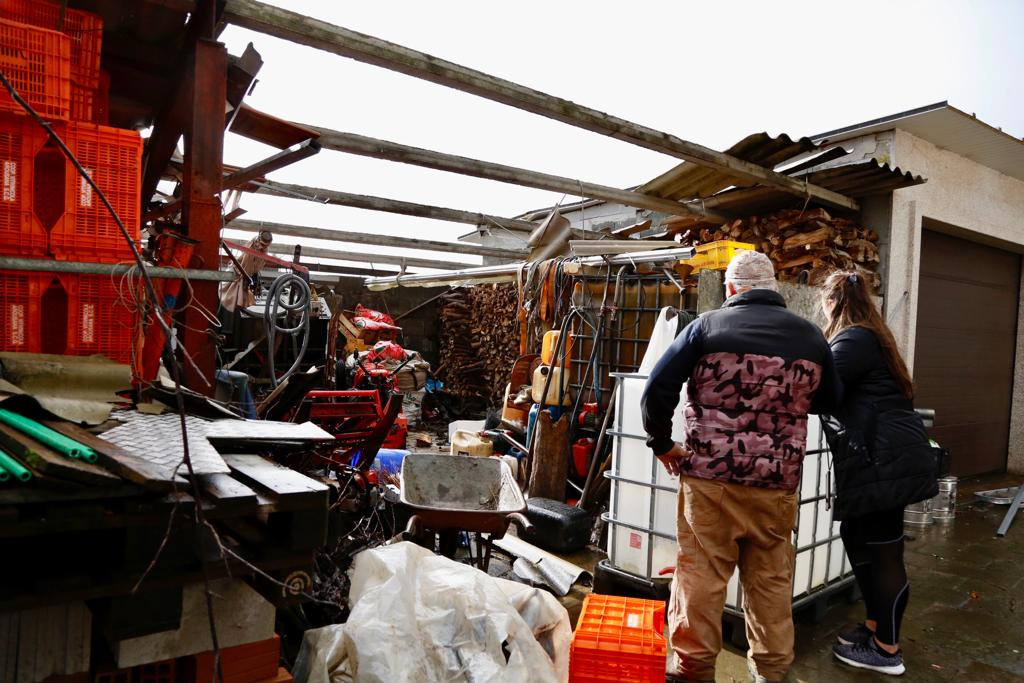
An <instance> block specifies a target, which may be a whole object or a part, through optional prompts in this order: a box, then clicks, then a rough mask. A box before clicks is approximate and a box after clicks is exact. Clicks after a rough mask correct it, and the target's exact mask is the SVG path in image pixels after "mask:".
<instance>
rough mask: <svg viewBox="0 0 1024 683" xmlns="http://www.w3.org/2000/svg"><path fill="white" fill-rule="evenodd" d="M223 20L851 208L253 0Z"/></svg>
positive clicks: (666, 138) (836, 197)
mask: <svg viewBox="0 0 1024 683" xmlns="http://www.w3.org/2000/svg"><path fill="white" fill-rule="evenodd" d="M223 19H224V20H225V21H228V22H230V23H233V24H237V25H239V26H243V27H245V28H248V29H251V30H254V31H260V32H262V33H266V34H268V35H272V36H275V37H277V38H282V39H284V40H290V41H292V42H295V43H299V44H301V45H306V46H309V47H313V48H316V49H319V50H325V51H327V52H332V53H334V54H337V55H340V56H342V57H349V58H351V59H355V60H358V61H361V62H366V63H368V64H374V65H376V66H380V67H383V68H385V69H391V70H393V71H398V72H400V73H404V74H407V75H409V76H414V77H416V78H421V79H424V80H427V81H431V82H433V83H438V84H440V85H444V86H447V87H449V88H454V89H456V90H461V91H463V92H467V93H471V94H473V95H477V96H479V97H484V98H487V99H490V100H494V101H495V102H501V103H502V104H506V105H508V106H511V107H516V108H518V109H523V110H525V111H529V112H532V113H534V114H539V115H541V116H544V117H547V118H551V119H554V120H556V121H561V122H562V123H567V124H569V125H571V126H575V127H577V128H583V129H585V130H589V131H593V132H595V133H600V134H602V135H607V136H609V137H613V138H617V139H619V140H624V141H626V142H629V143H632V144H634V145H638V146H640V147H646V148H647V149H652V150H655V151H657V152H662V153H664V154H668V155H671V156H674V157H676V158H678V159H683V160H684V161H690V162H693V163H696V164H700V165H702V166H706V167H709V168H714V169H716V170H718V171H720V172H723V173H727V174H728V175H730V176H735V177H738V178H742V179H745V180H748V181H752V182H757V183H762V184H765V185H773V186H775V187H778V188H780V189H782V190H785V191H786V192H789V193H790V194H793V195H798V196H806V195H809V196H810V197H812V198H814V199H817V200H819V201H823V202H826V203H829V204H832V205H835V206H840V207H843V208H846V209H852V210H856V209H858V208H859V206H858V204H857V202H856V201H854V200H853V199H850V198H849V197H845V196H843V195H841V194H838V193H836V192H833V191H831V190H827V189H825V188H822V187H818V186H816V185H808V184H804V183H803V182H801V181H799V180H796V179H794V178H790V177H788V176H785V175H782V174H781V173H776V172H775V171H773V170H771V169H769V168H764V167H762V166H758V165H757V164H752V163H750V162H748V161H744V160H742V159H738V158H736V157H733V156H730V155H728V154H723V153H722V152H718V151H715V150H713V149H710V148H708V147H704V146H703V145H698V144H696V143H693V142H689V141H687V140H683V139H681V138H679V137H676V136H675V135H670V134H668V133H664V132H662V131H659V130H655V129H654V128H649V127H647V126H643V125H639V124H636V123H633V122H631V121H627V120H625V119H621V118H618V117H616V116H610V115H608V114H606V113H604V112H601V111H598V110H596V109H591V108H589V107H584V106H582V105H579V104H576V103H574V102H570V101H569V100H566V99H562V98H560V97H553V96H551V95H548V94H547V93H543V92H541V91H539V90H534V89H533V88H527V87H525V86H522V85H519V84H518V83H513V82H511V81H507V80H505V79H502V78H497V77H495V76H491V75H488V74H485V73H483V72H481V71H477V70H475V69H470V68H468V67H464V66H461V65H459V64H455V63H453V62H449V61H446V60H443V59H438V58H437V57H434V56H432V55H429V54H426V53H424V52H420V51H418V50H412V49H409V48H407V47H403V46H401V45H396V44H395V43H390V42H388V41H385V40H381V39H379V38H375V37H373V36H368V35H366V34H363V33H358V32H356V31H350V30H348V29H345V28H342V27H340V26H335V25H333V24H330V23H328V22H326V21H321V20H319V19H315V18H313V17H308V16H305V15H302V14H299V13H298V12H292V11H290V10H286V9H281V8H279V7H273V6H271V5H267V4H265V3H262V2H258V1H257V0H227V2H226V3H225V7H224V14H223Z"/></svg>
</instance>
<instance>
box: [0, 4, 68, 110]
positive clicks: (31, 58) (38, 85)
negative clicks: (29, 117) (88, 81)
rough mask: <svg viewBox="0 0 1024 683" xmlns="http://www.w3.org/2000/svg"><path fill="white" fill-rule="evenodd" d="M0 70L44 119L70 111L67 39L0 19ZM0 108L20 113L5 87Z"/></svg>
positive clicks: (57, 34)
mask: <svg viewBox="0 0 1024 683" xmlns="http://www.w3.org/2000/svg"><path fill="white" fill-rule="evenodd" d="M0 69H2V70H3V72H4V74H6V75H7V80H9V81H10V82H11V85H13V86H14V89H15V90H17V91H18V94H19V95H21V98H22V99H23V100H25V101H26V102H28V103H29V104H30V105H32V108H33V109H35V110H36V112H38V113H39V115H40V116H42V117H43V118H47V119H67V118H68V116H69V115H70V113H71V39H70V38H68V37H67V36H66V35H64V34H62V33H57V32H56V31H47V30H46V29H42V28H36V27H35V26H29V25H27V24H19V23H17V22H13V21H6V20H3V19H0ZM0 110H4V111H13V112H16V113H19V114H22V113H24V111H25V110H24V109H22V108H21V105H19V104H18V103H17V102H15V101H14V99H13V98H12V97H11V96H10V94H9V93H8V92H7V89H6V88H0Z"/></svg>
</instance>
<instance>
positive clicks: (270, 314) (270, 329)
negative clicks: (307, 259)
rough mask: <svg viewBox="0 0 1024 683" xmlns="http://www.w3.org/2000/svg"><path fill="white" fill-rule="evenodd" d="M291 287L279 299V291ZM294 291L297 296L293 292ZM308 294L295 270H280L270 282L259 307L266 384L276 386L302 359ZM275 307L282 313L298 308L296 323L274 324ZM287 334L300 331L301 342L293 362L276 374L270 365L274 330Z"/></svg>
mask: <svg viewBox="0 0 1024 683" xmlns="http://www.w3.org/2000/svg"><path fill="white" fill-rule="evenodd" d="M289 288H291V291H290V292H288V298H287V300H285V301H282V300H281V299H282V295H283V294H284V293H285V290H286V289H289ZM295 294H298V296H297V297H296V296H294V295H295ZM311 299H312V295H311V293H310V291H309V283H307V282H306V281H305V280H303V279H302V278H301V277H299V276H298V275H296V274H295V273H283V274H281V275H279V276H278V277H277V279H275V280H274V281H273V282H272V283H271V284H270V290H269V291H268V292H267V302H266V304H265V306H264V310H263V329H264V331H265V334H266V336H267V367H268V369H269V370H270V384H271V386H273V387H277V385H278V384H280V383H281V382H283V381H284V380H286V379H287V378H288V377H290V376H291V375H292V373H294V372H295V371H296V370H297V369H298V368H299V365H300V364H301V363H302V359H303V358H304V357H305V355H306V349H307V348H308V347H309V336H310V334H309V322H310V305H311V303H312V302H311ZM279 309H282V310H284V311H285V315H286V316H289V315H292V314H294V313H295V312H297V311H301V313H300V315H299V322H298V324H296V325H294V326H292V327H284V326H281V325H279V324H278V322H277V314H278V313H279ZM279 332H280V333H282V334H290V335H292V337H293V339H294V336H295V335H296V334H297V333H299V332H302V333H303V334H302V345H301V347H300V348H299V351H298V352H297V353H296V354H295V362H294V363H292V366H291V367H290V368H288V370H287V371H286V372H285V373H284V374H283V375H281V377H280V378H278V377H277V374H276V371H275V369H274V349H275V342H276V337H277V334H278V333H279Z"/></svg>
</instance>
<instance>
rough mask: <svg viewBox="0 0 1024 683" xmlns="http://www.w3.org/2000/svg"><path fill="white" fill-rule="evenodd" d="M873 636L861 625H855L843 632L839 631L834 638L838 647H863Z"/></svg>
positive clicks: (872, 632) (870, 631)
mask: <svg viewBox="0 0 1024 683" xmlns="http://www.w3.org/2000/svg"><path fill="white" fill-rule="evenodd" d="M874 635H875V632H874V631H872V630H871V629H869V628H868V627H867V626H865V625H864V624H863V623H861V624H857V625H856V626H854V627H853V628H849V629H847V630H845V631H840V632H839V635H837V636H836V642H838V643H839V644H840V645H858V644H860V645H863V644H864V643H867V642H868V641H870V640H871V637H872V636H874Z"/></svg>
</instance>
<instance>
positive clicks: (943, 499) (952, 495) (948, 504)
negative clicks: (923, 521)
mask: <svg viewBox="0 0 1024 683" xmlns="http://www.w3.org/2000/svg"><path fill="white" fill-rule="evenodd" d="M956 487H957V478H956V477H943V478H942V479H939V495H937V496H935V497H934V498H932V499H931V514H932V519H934V520H935V521H936V522H950V521H952V520H953V519H954V518H955V517H956Z"/></svg>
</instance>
